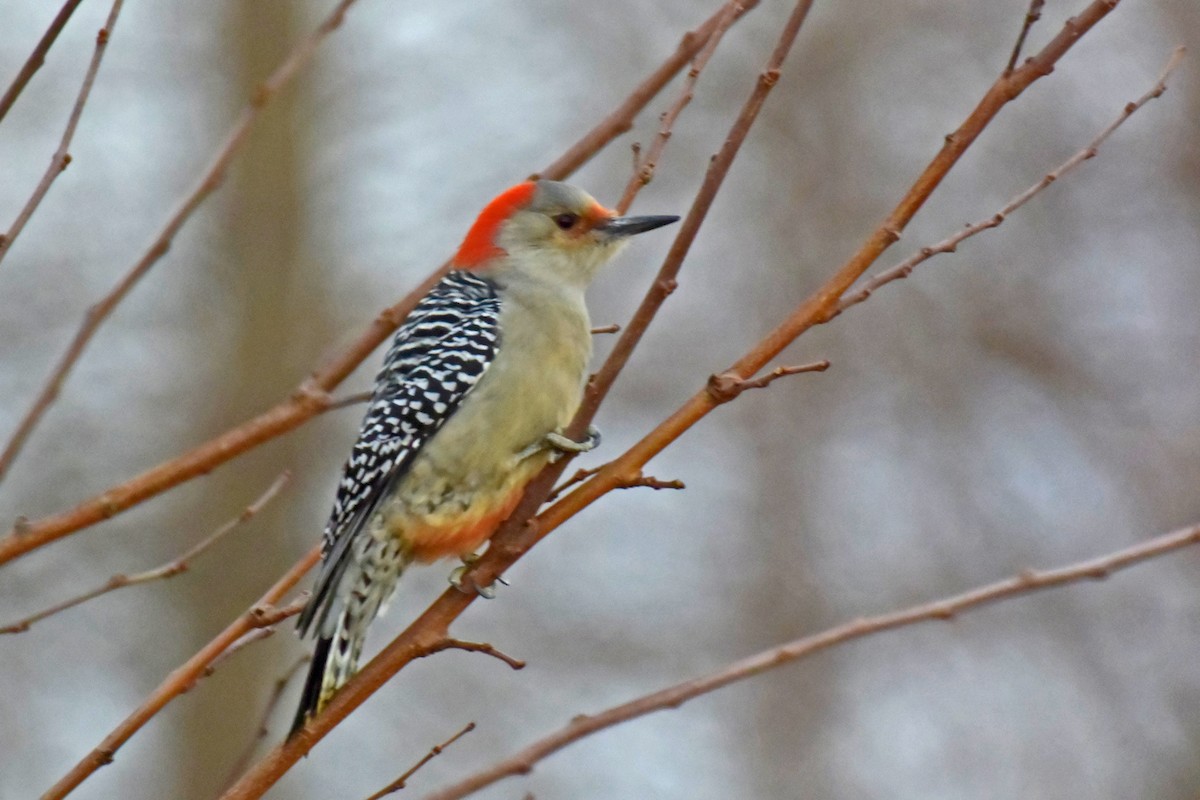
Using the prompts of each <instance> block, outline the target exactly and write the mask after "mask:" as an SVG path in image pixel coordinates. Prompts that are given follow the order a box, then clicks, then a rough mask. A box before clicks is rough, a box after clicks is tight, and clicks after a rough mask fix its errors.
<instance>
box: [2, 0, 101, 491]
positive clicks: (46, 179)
mask: <svg viewBox="0 0 1200 800" xmlns="http://www.w3.org/2000/svg"><path fill="white" fill-rule="evenodd" d="M123 2H124V0H113V4H112V9H111V10H110V11H109V12H108V19H107V20H106V21H105V23H104V27H103V28H101V29H100V31H99V33H97V34H96V49H95V50H94V51H92V61H91V63H90V64H88V68H87V72H85V73H84V75H83V85H82V86H80V87H79V96H78V97H76V98H75V105H74V106H73V107H72V108H71V115H70V116H69V117H68V118H67V127H66V129H65V130H64V131H63V135H62V139H60V140H59V143H58V149H57V150H55V151H54V155H53V156H51V158H50V166H49V167H47V168H46V172H45V174H43V175H42V179H41V181H39V182H38V185H37V187H36V188H35V189H34V190H33V194H31V195H30V196H29V200H27V201H26V202H25V206H24V207H23V208H22V209H21V211H20V213H18V214H17V218H16V219H15V220H13V224H12V225H11V226H10V227H9V229H8V233H6V234H4V235H3V236H0V261H4V257H5V256H6V255H8V251H9V250H10V249H12V246H13V242H15V241H16V239H17V237H18V236H20V235H21V231H22V230H24V228H25V223H27V222H29V218H30V217H32V216H33V212H34V211H36V210H37V207H38V206H39V205H41V203H42V199H43V198H45V196H46V193H47V192H49V191H50V186H51V184H53V183H54V179H55V178H57V177H58V176H59V175H60V174H62V171H63V170H65V169H66V168H67V165H68V164H70V163H71V154H70V153H69V152H68V151H69V149H70V147H71V140H72V139H73V138H75V128H76V127H77V126H78V125H79V118H80V117H81V116H83V107H84V106H85V105H87V100H88V96H89V95H91V93H92V85H93V84H94V83H95V82H96V73H98V72H99V71H100V62H101V61H102V60H103V59H104V52H105V50H107V49H108V40H109V39H110V38H112V32H113V29H114V28H115V27H116V25H117V17H118V16H120V14H121V4H122V3H123ZM66 10H67V9H66V8H65V7H64V8H63V11H66ZM72 10H74V9H72ZM61 13H62V12H60V16H61ZM55 21H56V22H57V19H56V20H55ZM47 33H49V31H47ZM56 35H57V34H56ZM51 42H53V39H51ZM39 45H40V43H39ZM47 47H48V45H47ZM31 74H32V73H31ZM15 99H16V98H15V97H14V100H15ZM2 117H3V109H0V118H2ZM2 465H3V461H0V476H3V474H4V472H3V466H2Z"/></svg>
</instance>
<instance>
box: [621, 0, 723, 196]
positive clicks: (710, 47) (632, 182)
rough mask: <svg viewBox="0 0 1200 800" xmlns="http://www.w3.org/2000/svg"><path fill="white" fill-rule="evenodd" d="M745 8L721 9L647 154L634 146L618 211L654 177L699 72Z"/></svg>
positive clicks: (662, 118)
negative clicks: (643, 153) (628, 174)
mask: <svg viewBox="0 0 1200 800" xmlns="http://www.w3.org/2000/svg"><path fill="white" fill-rule="evenodd" d="M745 11H746V9H745V7H744V6H743V4H742V3H740V2H738V0H730V2H728V3H726V4H725V7H724V8H723V9H722V10H721V12H720V16H719V17H718V20H717V25H716V27H715V28H714V29H713V32H712V35H711V36H709V37H708V41H707V42H706V43H705V45H704V47H703V49H701V50H700V52H699V53H697V54H696V58H695V59H693V61H692V65H691V67H689V68H688V71H687V77H685V78H684V81H683V86H681V87H680V89H679V94H678V95H677V96H676V98H675V102H673V103H672V104H671V105H670V107H669V108H668V109H667V110H666V111H664V112H663V113H662V116H661V117H660V123H659V129H658V135H657V136H655V137H654V142H653V143H652V144H651V145H650V149H649V150H647V151H646V153H645V155H644V156H642V157H640V158H639V153H640V150H641V148H640V147H638V148H635V150H634V164H633V174H632V175H631V176H630V177H629V183H628V184H626V186H625V191H624V192H623V193H622V194H621V200H620V202H618V203H617V205H616V211H617V213H618V214H624V213H625V212H626V211H628V210H629V207H630V206H631V205H633V201H634V199H635V198H636V197H637V194H638V192H640V191H641V190H642V189H643V188H645V187H646V186H648V185H650V181H652V180H654V171H655V170H656V169H657V168H658V162H659V159H661V158H662V154H663V151H664V150H666V148H667V142H668V141H670V139H671V130H672V128H674V126H675V121H676V120H677V119H679V115H680V114H682V113H683V110H684V109H685V108H687V106H688V104H689V103H691V102H692V97H693V95H694V93H695V90H696V82H697V81H698V80H699V79H700V73H701V72H703V71H704V67H705V66H706V65H707V64H708V60H709V59H710V58H711V57H712V54H713V53H714V52H716V49H717V45H718V44H720V43H721V37H722V36H724V35H725V31H727V30H729V27H730V26H731V25H733V23H734V22H736V21H737V18H738V17H739V16H741V15H742V14H744V13H745Z"/></svg>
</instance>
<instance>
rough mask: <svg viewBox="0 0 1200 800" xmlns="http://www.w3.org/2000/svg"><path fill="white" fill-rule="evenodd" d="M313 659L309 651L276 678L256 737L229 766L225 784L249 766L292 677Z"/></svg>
mask: <svg viewBox="0 0 1200 800" xmlns="http://www.w3.org/2000/svg"><path fill="white" fill-rule="evenodd" d="M310 661H312V656H311V655H308V654H307V653H306V654H305V655H303V656H301V657H300V658H298V659H296V661H295V662H294V663H293V664H292V665H291V666H290V667H288V668H287V670H285V671H284V673H283V674H282V675H280V676H279V677H278V678H277V679H276V680H275V685H274V686H273V687H272V688H271V694H270V695H268V696H267V703H266V705H265V706H263V712H262V716H260V717H259V722H258V726H257V727H256V728H255V729H254V738H252V739H251V740H250V742H249V744H247V745H246V748H245V749H244V750H243V751H242V754H241V755H240V756H238V758H237V760H236V761H234V762H233V766H232V767H230V768H229V774H228V776H227V777H226V778H225V785H226V786H228V785H230V784H231V783H233V782H234V781H235V780H236V779H237V777H238V776H239V775H241V774H242V773H243V772H244V771H245V770H246V767H247V766H249V764H250V760H251V759H252V758H254V751H255V750H256V749H257V748H258V745H259V743H260V742H262V741H263V740H264V739H266V738H267V737H268V736H269V735H270V734H271V728H270V721H271V715H272V714H274V713H275V709H276V708H278V707H279V701H280V700H282V699H283V692H284V690H285V689H287V685H288V684H289V683H291V681H292V678H293V677H295V675H296V673H297V672H299V671H300V669H301V667H303V666H304V665H305V664H307V663H308V662H310Z"/></svg>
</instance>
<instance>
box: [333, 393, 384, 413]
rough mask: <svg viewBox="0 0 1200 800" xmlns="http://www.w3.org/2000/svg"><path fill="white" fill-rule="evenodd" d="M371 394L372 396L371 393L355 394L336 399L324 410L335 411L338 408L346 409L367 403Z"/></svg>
mask: <svg viewBox="0 0 1200 800" xmlns="http://www.w3.org/2000/svg"><path fill="white" fill-rule="evenodd" d="M373 394H374V393H373V392H355V393H354V394H348V395H346V396H345V397H341V398H338V399H336V400H333V401H332V402H330V403H329V407H328V408H326V409H325V410H326V411H336V410H337V409H339V408H348V407H350V406H357V405H359V404H361V403H366V402H369V401H370V400H371V397H372V396H373Z"/></svg>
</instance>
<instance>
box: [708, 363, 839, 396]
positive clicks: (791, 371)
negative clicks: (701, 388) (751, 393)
mask: <svg viewBox="0 0 1200 800" xmlns="http://www.w3.org/2000/svg"><path fill="white" fill-rule="evenodd" d="M827 369H829V362H828V361H826V360H821V361H814V362H812V363H811V364H798V365H796V366H794V367H776V368H775V369H773V370H771V371H770V372H768V373H767V374H766V375H763V376H761V377H758V378H752V379H745V378H742V377H741V376H739V375H738V374H736V373H733V372H723V373H721V374H720V375H710V376H709V378H708V386H707V391H708V393H709V394H710V395H712V398H713V400H715V401H716V402H717V403H728V402H729V401H730V400H733V399H734V398H735V397H737V396H738V395H740V394H741V393H742V392H744V391H746V390H747V389H765V388H767V387H768V386H770V385H771V384H772V383H774V382H775V381H777V380H779V379H780V378H782V377H784V376H786V375H800V374H802V373H805V372H824V371H825V370H827Z"/></svg>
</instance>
